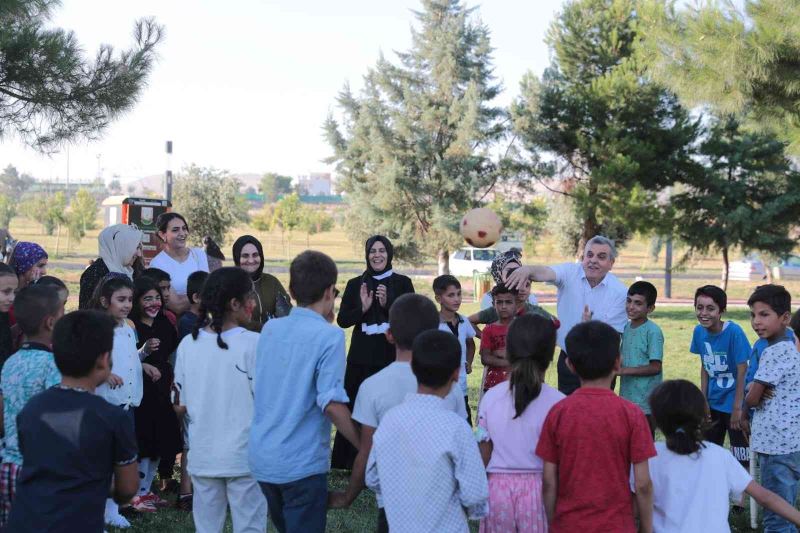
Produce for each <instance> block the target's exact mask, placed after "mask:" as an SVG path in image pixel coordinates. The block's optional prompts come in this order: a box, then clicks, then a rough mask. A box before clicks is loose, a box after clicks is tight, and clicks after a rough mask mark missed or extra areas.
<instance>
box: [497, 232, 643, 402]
mask: <svg viewBox="0 0 800 533" xmlns="http://www.w3.org/2000/svg"><path fill="white" fill-rule="evenodd" d="M616 258H617V250H616V248H615V247H614V241H612V240H611V239H609V238H607V237H603V236H602V235H595V236H594V237H592V238H591V239H589V241H588V242H587V243H586V247H585V248H584V250H583V260H582V261H581V262H580V263H561V264H559V265H553V266H521V267H519V268H518V269H517V270H515V271H514V272H512V273H511V274H510V275H509V276H508V279H507V281H506V285H507V286H508V287H510V288H512V289H513V288H516V287H518V286H519V285H522V284H523V283H524V282H525V281H526V280H527V279H530V280H532V281H543V282H548V283H552V284H554V285H555V286H556V287H557V288H558V294H557V296H556V298H557V304H556V307H557V312H558V319H559V321H560V322H561V327H560V328H559V329H558V340H557V342H558V345H559V347H561V353H560V354H559V356H558V390H560V391H561V392H562V393H564V394H571V393H572V392H574V391H575V390H576V389H577V388H578V387H579V386H580V382H579V381H578V377H577V376H576V375H575V374H573V373H572V372H571V371H570V370H569V368H567V364H566V358H567V353H566V347H565V344H564V340H565V339H566V338H567V333H569V331H570V330H571V329H572V328H573V327H574V326H575V325H577V324H579V323H581V322H585V321H587V320H599V321H601V322H605V323H606V324H608V325H609V326H611V327H613V328H614V329H615V330H617V331H618V332H620V333H622V331H623V330H624V329H625V324H626V323H627V322H628V316H627V314H626V312H625V298H626V297H627V294H628V289H627V288H626V287H625V285H624V284H623V283H622V282H621V281H620V280H619V279H618V278H617V277H616V276H615V275H614V274H612V273H611V272H610V271H611V267H613V266H614V261H615V260H616Z"/></svg>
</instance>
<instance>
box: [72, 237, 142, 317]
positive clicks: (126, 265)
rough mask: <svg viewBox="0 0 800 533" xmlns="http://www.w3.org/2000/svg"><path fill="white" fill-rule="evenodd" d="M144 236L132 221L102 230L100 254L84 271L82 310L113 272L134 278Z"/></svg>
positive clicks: (82, 277)
mask: <svg viewBox="0 0 800 533" xmlns="http://www.w3.org/2000/svg"><path fill="white" fill-rule="evenodd" d="M142 236H143V234H142V232H141V230H139V229H138V228H137V227H136V226H129V225H128V224H114V225H113V226H109V227H107V228H105V229H104V230H103V231H101V232H100V235H98V236H97V242H98V248H99V249H100V257H99V258H97V259H95V260H94V261H93V262H92V264H91V265H89V267H88V268H87V269H86V270H84V271H83V274H81V283H80V288H81V290H80V295H79V296H78V308H79V309H88V307H89V300H91V298H92V293H94V289H95V287H96V286H97V284H98V283H99V282H100V280H101V279H103V278H104V277H105V276H106V275H107V274H108V273H109V272H118V273H120V274H125V275H127V276H128V277H129V278H131V280H133V263H134V262H135V261H136V259H137V258H138V257H141V255H142Z"/></svg>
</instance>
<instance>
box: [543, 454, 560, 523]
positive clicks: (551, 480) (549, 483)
mask: <svg viewBox="0 0 800 533" xmlns="http://www.w3.org/2000/svg"><path fill="white" fill-rule="evenodd" d="M557 494H558V465H557V464H554V463H548V462H547V461H545V462H544V471H543V472H542V502H543V503H544V512H545V514H547V523H548V524H552V523H553V517H554V516H555V514H556V495H557Z"/></svg>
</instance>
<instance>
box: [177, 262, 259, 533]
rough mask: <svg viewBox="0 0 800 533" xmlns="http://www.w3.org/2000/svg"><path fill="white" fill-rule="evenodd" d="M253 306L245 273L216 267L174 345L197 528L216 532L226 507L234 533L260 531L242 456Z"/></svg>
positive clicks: (255, 496) (254, 338) (255, 490)
mask: <svg viewBox="0 0 800 533" xmlns="http://www.w3.org/2000/svg"><path fill="white" fill-rule="evenodd" d="M255 305H256V303H255V294H254V293H253V282H252V280H251V279H250V275H249V274H248V273H247V272H245V271H244V270H242V269H240V268H235V267H223V268H220V269H218V270H215V271H214V272H212V273H211V274H210V275H209V276H208V279H207V280H206V282H205V284H204V285H203V290H202V292H201V295H200V310H199V313H198V318H197V321H196V323H195V327H194V329H193V331H192V334H191V335H187V336H186V337H184V338H183V340H182V341H181V343H180V345H179V346H178V359H177V362H176V364H175V386H176V388H177V394H176V403H178V404H179V405H181V406H183V407H185V408H186V415H187V417H188V420H189V424H188V436H189V443H190V446H189V462H188V467H187V468H188V470H189V474H190V475H191V476H192V484H193V485H194V502H193V513H194V524H195V528H196V529H197V531H222V527H223V525H224V524H225V513H226V509H227V507H228V506H229V505H230V509H231V517H232V519H233V530H234V531H235V532H242V531H261V532H264V531H266V525H267V500H266V499H265V497H264V494H263V493H262V492H261V488H260V487H259V485H258V482H257V481H256V480H255V479H254V478H253V476H252V475H251V473H250V466H249V463H248V456H247V443H248V440H249V435H250V422H251V420H252V418H253V378H252V376H253V370H254V368H253V367H254V365H255V359H256V345H257V344H258V333H255V332H252V331H248V330H247V329H245V328H244V327H243V326H244V325H246V324H248V323H249V322H250V320H251V318H250V317H251V315H252V313H253V309H254V308H255Z"/></svg>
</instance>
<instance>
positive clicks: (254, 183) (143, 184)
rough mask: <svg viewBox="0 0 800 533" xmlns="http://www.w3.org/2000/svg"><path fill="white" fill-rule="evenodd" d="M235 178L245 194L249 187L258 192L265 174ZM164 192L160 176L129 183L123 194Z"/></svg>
mask: <svg viewBox="0 0 800 533" xmlns="http://www.w3.org/2000/svg"><path fill="white" fill-rule="evenodd" d="M231 176H233V177H234V178H236V179H238V180H239V181H240V182H241V183H242V186H241V188H240V190H241V191H242V192H245V191H246V190H247V189H248V188H249V187H252V188H253V189H254V190H256V191H257V190H258V184H259V182H260V181H261V177H262V176H263V174H255V173H250V172H243V173H240V174H231ZM163 190H164V175H163V174H158V175H153V176H145V177H144V178H139V179H137V180H134V181H129V182H127V183H125V184H124V185H123V186H122V192H123V193H124V194H128V195H134V196H142V195H145V194H146V193H147V192H161V191H163Z"/></svg>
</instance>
